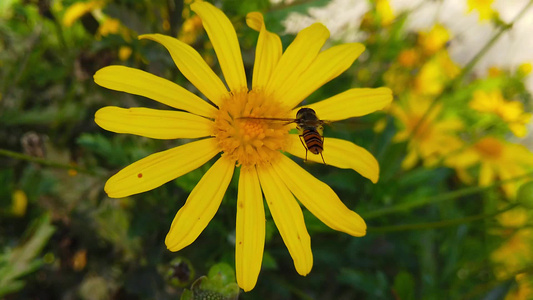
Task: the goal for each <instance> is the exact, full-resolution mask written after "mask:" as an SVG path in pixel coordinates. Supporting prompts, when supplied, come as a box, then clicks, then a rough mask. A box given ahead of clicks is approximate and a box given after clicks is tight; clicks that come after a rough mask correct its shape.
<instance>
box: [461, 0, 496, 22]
mask: <svg viewBox="0 0 533 300" xmlns="http://www.w3.org/2000/svg"><path fill="white" fill-rule="evenodd" d="M492 2H494V0H468V1H467V5H468V12H469V13H470V12H472V11H473V10H477V11H478V12H479V21H480V22H481V21H484V20H490V19H491V18H492V17H493V16H494V15H495V14H496V12H495V11H494V10H493V9H492V7H491V5H492Z"/></svg>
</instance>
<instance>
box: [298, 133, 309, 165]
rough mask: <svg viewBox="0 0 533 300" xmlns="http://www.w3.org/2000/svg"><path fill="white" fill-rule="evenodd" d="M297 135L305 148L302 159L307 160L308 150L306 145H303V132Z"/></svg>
mask: <svg viewBox="0 0 533 300" xmlns="http://www.w3.org/2000/svg"><path fill="white" fill-rule="evenodd" d="M299 137H300V142H301V143H302V146H304V148H305V160H304V161H307V151H309V149H307V146H306V145H305V143H304V141H303V137H304V136H303V134H300V135H299Z"/></svg>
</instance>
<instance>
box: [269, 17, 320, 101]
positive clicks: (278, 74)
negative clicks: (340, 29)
mask: <svg viewBox="0 0 533 300" xmlns="http://www.w3.org/2000/svg"><path fill="white" fill-rule="evenodd" d="M328 37H329V31H328V29H327V28H326V27H325V26H324V25H322V24H320V23H315V24H313V25H311V26H309V27H307V28H305V29H303V30H302V31H300V32H299V33H298V35H297V36H296V38H295V39H294V41H293V42H292V43H291V44H290V45H289V47H287V50H285V53H283V55H282V56H281V58H280V60H279V62H278V64H277V65H276V67H275V68H274V71H273V72H272V76H271V77H270V80H269V81H268V83H267V86H266V93H267V94H271V93H272V94H274V95H275V97H276V98H277V99H279V100H280V101H283V100H284V95H285V94H287V93H289V92H290V90H291V89H293V88H295V84H296V82H297V81H298V77H299V76H300V75H301V74H302V73H303V72H304V71H305V70H306V69H307V68H308V67H309V65H310V64H311V63H312V62H313V61H314V60H315V58H316V56H317V55H318V52H319V51H320V48H322V46H323V45H324V43H325V42H326V40H327V39H328Z"/></svg>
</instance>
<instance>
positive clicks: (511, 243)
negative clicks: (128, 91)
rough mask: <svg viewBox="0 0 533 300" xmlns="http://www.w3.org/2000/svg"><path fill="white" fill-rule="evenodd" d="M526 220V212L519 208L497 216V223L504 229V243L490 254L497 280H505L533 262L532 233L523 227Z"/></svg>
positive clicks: (502, 233)
mask: <svg viewBox="0 0 533 300" xmlns="http://www.w3.org/2000/svg"><path fill="white" fill-rule="evenodd" d="M528 218H529V216H528V211H526V210H525V209H523V208H520V207H518V208H514V209H512V210H509V211H506V212H504V213H502V214H501V215H499V216H498V218H497V219H498V222H499V223H500V224H501V225H503V226H505V227H506V229H504V230H503V231H502V232H501V235H502V237H503V238H504V243H503V244H502V245H501V246H500V247H499V248H498V249H496V250H495V251H493V252H492V253H491V259H492V261H493V262H495V263H496V264H497V266H496V269H495V271H496V276H497V277H498V278H506V277H508V276H509V275H511V274H513V273H515V272H517V271H518V270H520V269H522V268H523V266H524V265H527V264H530V263H531V262H533V254H532V253H533V252H532V250H533V249H532V248H531V245H532V242H533V231H532V230H531V229H530V228H528V227H524V226H526V225H527V224H526V222H527V220H528Z"/></svg>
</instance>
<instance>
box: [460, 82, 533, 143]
mask: <svg viewBox="0 0 533 300" xmlns="http://www.w3.org/2000/svg"><path fill="white" fill-rule="evenodd" d="M469 106H470V108H472V109H474V110H477V111H479V112H484V113H492V114H495V115H497V116H498V117H500V118H501V119H502V120H503V121H504V122H505V123H507V125H508V126H509V129H510V130H511V132H513V134H514V135H516V136H517V137H524V136H525V135H526V134H527V125H528V124H529V121H530V120H531V114H530V113H526V112H524V105H523V104H522V102H520V101H507V100H505V99H504V98H503V95H502V93H501V92H500V91H499V90H494V91H490V92H486V91H482V90H477V91H475V92H474V95H473V98H472V101H470V103H469Z"/></svg>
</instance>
